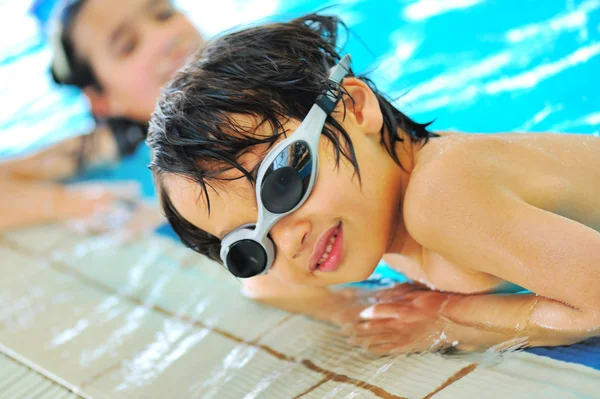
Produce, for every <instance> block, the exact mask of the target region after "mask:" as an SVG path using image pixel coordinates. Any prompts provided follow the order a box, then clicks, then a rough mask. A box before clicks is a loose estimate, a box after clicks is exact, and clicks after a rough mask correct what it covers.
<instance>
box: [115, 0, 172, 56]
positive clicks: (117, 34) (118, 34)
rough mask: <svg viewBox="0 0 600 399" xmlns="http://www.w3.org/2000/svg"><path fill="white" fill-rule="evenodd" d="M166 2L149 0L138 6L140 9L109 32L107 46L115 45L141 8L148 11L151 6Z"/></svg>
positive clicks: (165, 1)
mask: <svg viewBox="0 0 600 399" xmlns="http://www.w3.org/2000/svg"><path fill="white" fill-rule="evenodd" d="M168 2H169V1H168V0H149V1H147V2H146V3H145V4H144V5H143V6H142V7H140V10H138V12H136V13H135V15H133V16H130V17H128V18H127V19H125V20H123V21H121V23H120V24H119V26H117V28H116V29H115V30H113V31H112V32H111V34H110V37H109V40H108V46H109V48H112V47H114V46H115V44H116V42H117V41H118V40H119V38H120V37H121V35H123V33H124V32H125V31H126V30H127V28H128V26H129V25H130V23H131V19H133V18H135V17H136V16H137V15H139V12H141V11H142V9H143V10H145V11H148V10H151V9H152V8H153V7H155V6H156V5H157V4H160V3H168Z"/></svg>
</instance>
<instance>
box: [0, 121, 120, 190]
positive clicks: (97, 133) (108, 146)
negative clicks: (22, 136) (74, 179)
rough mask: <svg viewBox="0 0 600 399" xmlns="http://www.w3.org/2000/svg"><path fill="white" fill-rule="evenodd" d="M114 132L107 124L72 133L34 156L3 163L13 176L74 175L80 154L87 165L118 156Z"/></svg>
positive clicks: (3, 170)
mask: <svg viewBox="0 0 600 399" xmlns="http://www.w3.org/2000/svg"><path fill="white" fill-rule="evenodd" d="M117 153H118V151H117V145H116V143H115V140H114V136H113V134H112V133H111V132H110V130H109V128H108V127H106V126H102V127H98V128H97V129H96V130H94V132H92V133H90V134H89V135H87V136H80V137H73V138H70V139H67V140H65V141H62V142H60V143H58V144H56V145H54V146H52V147H50V148H47V149H44V150H42V151H40V152H38V153H36V154H33V155H31V156H28V157H25V158H22V159H16V160H11V161H7V162H3V163H0V168H1V170H2V172H3V174H4V175H8V176H9V177H11V178H13V179H25V180H59V179H64V178H68V177H71V176H73V175H75V174H76V173H77V172H78V171H79V170H78V169H79V167H80V164H79V159H80V157H84V159H83V162H84V164H85V165H86V166H93V165H97V164H101V163H105V162H110V161H113V160H115V159H116V158H117V156H118V154H117Z"/></svg>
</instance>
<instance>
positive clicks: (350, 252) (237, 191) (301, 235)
mask: <svg viewBox="0 0 600 399" xmlns="http://www.w3.org/2000/svg"><path fill="white" fill-rule="evenodd" d="M377 109H378V108H377ZM378 112H379V113H380V111H379V110H378ZM238 118H239V117H238ZM238 118H236V119H238ZM247 119H248V122H247V123H246V121H244V123H243V125H246V126H252V121H251V120H250V119H249V118H247ZM365 119H366V117H364V115H361V119H360V122H357V118H355V115H354V114H353V113H352V112H349V113H348V116H347V117H346V120H345V121H344V123H343V125H344V127H345V128H346V131H347V132H348V134H349V135H350V137H351V138H352V142H353V144H354V149H355V152H356V156H357V160H358V163H359V166H360V168H361V177H362V187H361V185H360V184H359V181H358V178H357V177H356V176H354V168H353V167H352V165H350V164H349V163H348V162H347V161H345V160H344V161H341V163H340V167H339V169H336V164H335V152H334V148H333V147H332V144H331V143H330V142H329V141H328V140H327V139H325V138H323V139H321V142H320V146H319V174H318V176H317V180H316V183H315V186H314V189H313V192H312V194H311V196H310V197H309V198H308V200H307V201H306V202H305V203H304V204H303V205H302V207H300V208H299V209H298V210H296V211H295V212H294V213H292V214H290V215H288V216H286V217H285V218H283V219H281V220H280V221H279V222H278V223H277V224H276V225H275V226H274V227H273V228H272V230H271V236H272V238H273V240H274V242H275V244H276V246H277V256H276V259H275V263H274V265H273V268H272V269H271V270H270V271H269V273H270V274H273V275H275V276H276V277H278V278H280V279H281V280H285V281H289V282H293V283H296V284H308V285H316V286H323V285H331V284H340V283H346V282H351V281H361V280H364V279H366V278H367V277H368V276H369V275H370V274H371V273H372V272H373V270H374V268H375V266H376V265H377V263H378V261H379V260H380V259H381V257H382V255H383V254H384V252H385V251H386V249H387V248H388V245H389V244H390V242H391V240H392V239H393V232H394V227H395V224H396V221H397V220H398V216H399V205H400V204H399V202H400V191H401V186H402V185H403V182H402V179H401V178H400V176H401V173H400V171H401V169H400V168H399V167H398V166H397V165H396V164H394V163H393V161H392V160H391V158H390V156H389V155H388V154H387V153H386V152H385V150H384V149H383V147H382V146H381V144H380V136H379V134H378V129H375V134H369V133H368V132H365V129H364V121H365ZM238 122H239V120H238ZM298 125H299V122H298V121H290V122H289V123H287V124H285V125H284V127H285V128H286V129H287V130H288V134H291V133H292V132H293V131H294V130H295V129H296V127H297V126H298ZM254 126H256V125H255V124H254ZM379 126H381V125H380V124H379ZM267 130H268V127H267V126H261V127H259V129H258V130H257V131H256V133H257V134H259V135H266V134H270V132H268V131H267ZM253 150H254V151H253V152H252V153H250V154H246V155H244V156H242V158H241V159H240V161H241V162H242V164H243V165H244V166H245V167H246V169H247V170H252V169H253V168H254V167H255V166H256V165H257V164H258V162H260V161H261V160H262V159H263V157H264V156H265V155H266V151H268V150H267V149H266V148H265V147H261V146H256V147H255V148H253ZM225 175H226V176H225ZM229 175H231V176H229ZM238 175H239V172H237V171H231V172H227V173H225V174H224V176H222V177H235V176H238ZM164 184H165V189H166V191H167V193H168V195H169V198H170V199H171V201H172V202H173V205H174V206H175V207H176V209H177V210H178V211H179V212H180V213H181V215H182V216H183V217H184V218H185V219H187V220H188V221H189V222H191V223H192V224H194V225H196V226H197V227H199V228H200V229H202V230H205V231H207V232H208V233H210V234H212V235H214V236H217V237H220V238H223V235H224V234H223V233H224V232H227V231H229V230H233V229H235V228H237V227H239V226H241V225H244V224H248V223H256V219H257V203H256V196H255V189H254V187H253V186H252V185H251V183H250V182H249V181H248V180H247V179H245V178H242V179H239V180H234V181H227V182H219V183H217V184H216V185H215V188H216V190H217V191H216V192H215V191H213V190H210V189H209V197H210V201H211V214H210V216H209V215H208V212H207V206H206V203H205V200H204V195H203V193H202V192H201V191H200V188H199V186H198V185H197V184H195V183H192V182H189V181H188V180H186V179H184V178H181V177H178V176H173V175H169V176H166V178H165V180H164ZM340 222H341V223H342V229H343V255H342V261H341V263H340V265H339V267H338V268H337V270H335V271H333V272H322V271H314V272H311V271H310V270H309V262H310V258H311V255H312V254H313V250H314V247H315V243H316V242H317V241H318V240H319V238H320V237H322V235H323V234H324V233H325V232H326V231H328V230H329V229H331V228H332V227H335V226H336V225H337V224H339V223H340Z"/></svg>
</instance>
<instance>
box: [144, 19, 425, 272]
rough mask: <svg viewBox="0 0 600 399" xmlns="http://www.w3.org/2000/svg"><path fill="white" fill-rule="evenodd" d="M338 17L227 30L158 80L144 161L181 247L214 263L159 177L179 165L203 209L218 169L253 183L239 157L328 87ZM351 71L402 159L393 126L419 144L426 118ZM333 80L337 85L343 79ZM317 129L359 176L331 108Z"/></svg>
mask: <svg viewBox="0 0 600 399" xmlns="http://www.w3.org/2000/svg"><path fill="white" fill-rule="evenodd" d="M340 25H341V26H343V27H345V25H343V23H342V22H341V21H340V20H338V18H336V17H332V16H323V15H318V14H309V15H306V16H304V17H301V18H298V19H295V20H292V21H291V22H289V23H271V24H266V25H262V26H258V27H252V28H247V29H243V30H241V31H238V32H234V33H229V34H225V35H223V36H221V37H220V38H217V39H216V40H214V41H213V42H212V43H209V44H208V46H207V47H205V48H204V49H203V50H202V51H201V52H200V53H198V54H197V55H196V58H195V59H194V61H192V62H191V63H190V64H188V65H187V66H186V67H185V68H184V69H183V70H182V71H181V72H180V73H179V74H178V75H177V76H176V77H175V79H174V80H173V81H172V82H171V83H170V84H169V85H168V86H167V87H166V88H165V89H163V92H162V95H161V98H160V100H159V102H158V105H157V107H156V109H155V111H154V114H153V116H152V119H151V121H150V127H149V132H148V139H147V144H148V145H149V146H150V148H151V151H152V163H151V165H150V168H151V169H152V171H153V174H154V179H155V182H156V186H157V192H158V195H159V198H160V202H161V206H162V208H163V211H164V213H165V216H166V217H167V219H168V221H169V223H170V224H171V226H172V227H173V229H174V231H175V232H176V233H177V235H178V236H179V238H180V239H181V241H182V242H183V243H184V244H185V245H186V246H188V247H189V248H191V249H193V250H194V251H196V252H199V253H201V254H204V255H206V256H208V257H209V258H211V259H213V260H215V261H217V262H219V263H221V259H220V256H219V252H220V247H221V244H220V240H219V238H217V237H215V236H213V235H211V234H209V233H207V232H205V231H202V230H200V229H199V228H197V227H196V226H194V225H193V224H191V223H190V222H188V221H187V220H186V219H185V218H184V217H182V215H181V214H180V213H179V212H178V211H177V209H175V207H174V206H173V203H172V202H171V200H170V198H169V195H168V194H167V192H166V190H165V187H164V184H163V177H164V176H165V175H166V174H176V175H179V176H183V177H185V178H187V179H189V180H190V181H192V182H195V183H197V184H199V185H200V187H201V189H202V191H203V195H204V196H205V199H206V203H207V206H208V211H209V212H210V201H209V196H208V190H209V189H213V190H214V189H215V184H218V183H219V182H223V181H225V180H231V178H228V179H226V178H224V177H222V173H223V172H224V171H226V170H232V169H236V170H237V171H239V177H237V178H246V179H248V180H249V181H251V182H252V183H253V184H254V183H255V181H254V177H253V174H252V172H253V171H249V170H246V169H245V168H244V167H243V166H242V165H241V164H240V163H239V159H240V156H242V155H243V154H245V153H247V152H249V151H251V150H252V148H253V147H254V146H256V145H258V144H268V145H269V146H271V145H273V143H275V142H276V141H277V139H278V138H279V137H280V136H281V135H285V134H286V131H285V130H284V127H283V125H284V124H285V123H286V122H287V121H288V120H302V119H303V118H304V116H305V115H306V114H307V113H308V111H309V109H310V107H311V106H312V105H313V104H314V103H315V100H316V98H317V96H318V95H319V94H321V93H322V92H323V91H324V89H325V88H327V87H328V84H330V83H328V79H327V78H328V71H329V69H330V68H331V67H332V66H333V65H335V63H337V61H338V60H339V59H340V54H339V52H338V50H337V49H336V44H337V39H338V26H340ZM349 76H354V74H353V73H352V72H350V74H349ZM358 78H359V79H361V80H363V81H365V82H366V83H367V84H368V85H369V86H370V87H371V89H372V90H373V92H374V93H375V96H376V97H377V101H378V102H379V106H380V107H381V111H382V113H383V119H384V126H383V127H382V129H381V144H382V145H383V146H384V147H385V149H386V150H387V152H388V153H389V155H390V156H391V157H392V159H393V160H394V161H395V162H396V163H397V164H398V165H399V166H400V167H402V165H401V164H400V160H399V159H398V154H397V153H396V143H397V142H398V141H402V138H401V137H400V136H399V135H398V129H402V131H404V132H406V134H407V135H408V137H409V138H410V140H411V142H419V143H426V142H427V140H428V139H429V138H430V137H433V136H435V134H434V133H430V132H429V131H428V130H427V126H428V125H429V123H426V124H420V123H417V122H415V121H413V120H412V119H410V118H409V117H407V116H406V115H404V114H403V113H401V112H400V111H399V110H398V109H396V108H395V107H394V106H393V105H392V104H391V103H390V101H389V100H388V99H386V97H385V96H384V95H383V94H381V93H379V92H378V91H377V89H376V87H375V85H374V84H373V83H372V82H371V81H370V80H369V79H367V78H366V77H362V76H361V77H358ZM337 89H338V90H342V91H343V88H342V87H341V86H340V87H338V88H337ZM344 107H345V103H344ZM344 110H345V108H344ZM240 114H243V115H248V116H251V117H253V118H255V120H256V121H257V122H258V125H259V126H261V125H262V126H268V127H270V128H271V129H272V131H273V134H272V135H269V136H266V137H265V136H257V135H256V133H255V128H256V127H252V128H250V127H247V126H244V125H243V124H240V123H238V122H236V120H235V119H234V116H235V115H240ZM322 134H323V135H324V136H325V137H326V138H327V139H328V140H329V141H330V142H331V143H332V144H333V148H334V149H335V152H336V162H337V165H338V166H339V162H340V160H341V158H342V157H343V158H344V159H345V160H347V161H348V162H350V163H351V164H352V165H353V167H354V169H355V171H356V173H357V175H358V177H359V178H360V169H359V165H358V163H357V160H356V157H355V154H354V147H353V145H352V142H351V140H350V137H349V136H348V134H347V133H346V131H345V130H344V128H343V127H342V125H341V124H340V123H339V122H338V121H336V120H335V119H334V118H332V117H328V118H327V121H326V125H325V128H324V129H323V133H322Z"/></svg>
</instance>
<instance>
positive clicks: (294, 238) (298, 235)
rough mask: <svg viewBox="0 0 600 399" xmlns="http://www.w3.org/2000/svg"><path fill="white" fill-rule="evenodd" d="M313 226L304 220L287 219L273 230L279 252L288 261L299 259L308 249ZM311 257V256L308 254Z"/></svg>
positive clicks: (281, 221) (282, 220) (272, 233)
mask: <svg viewBox="0 0 600 399" xmlns="http://www.w3.org/2000/svg"><path fill="white" fill-rule="evenodd" d="M311 229H312V225H311V223H310V221H308V220H306V219H304V220H299V219H294V218H292V217H289V216H288V217H285V218H283V219H281V220H280V221H279V222H278V223H277V224H276V225H275V226H273V228H272V229H271V236H272V237H273V240H274V241H275V245H277V252H278V253H279V254H280V255H283V256H284V257H285V258H287V259H297V258H298V257H299V256H300V255H302V254H303V252H305V251H306V250H307V249H308V250H310V248H308V240H307V238H308V237H309V235H310V232H311ZM308 256H310V254H308Z"/></svg>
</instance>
